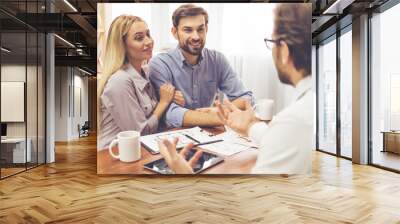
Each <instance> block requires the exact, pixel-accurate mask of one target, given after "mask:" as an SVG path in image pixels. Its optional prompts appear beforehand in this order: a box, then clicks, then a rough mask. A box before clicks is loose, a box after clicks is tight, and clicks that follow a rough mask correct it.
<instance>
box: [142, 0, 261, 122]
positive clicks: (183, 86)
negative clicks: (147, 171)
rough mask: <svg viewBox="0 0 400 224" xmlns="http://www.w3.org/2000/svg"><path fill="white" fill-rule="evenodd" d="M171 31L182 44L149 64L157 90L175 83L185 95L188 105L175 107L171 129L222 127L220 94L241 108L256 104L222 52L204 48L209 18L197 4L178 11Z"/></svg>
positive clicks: (170, 117) (169, 117) (167, 118)
mask: <svg viewBox="0 0 400 224" xmlns="http://www.w3.org/2000/svg"><path fill="white" fill-rule="evenodd" d="M172 23H173V27H172V29H171V32H172V34H173V35H174V37H175V39H176V40H178V42H179V44H178V46H177V47H176V48H175V49H172V50H170V51H168V52H166V53H161V54H159V55H157V56H156V57H155V58H153V59H152V60H151V61H150V63H149V67H150V69H149V73H150V79H151V81H152V83H153V85H154V86H155V88H156V89H158V88H160V86H161V85H162V84H164V83H172V85H174V86H175V88H176V89H177V90H180V91H181V92H182V93H183V97H184V99H185V105H178V104H176V103H171V105H170V106H169V108H168V110H167V112H166V115H165V123H166V126H167V127H182V126H185V127H188V126H218V125H222V122H221V120H220V119H219V118H218V115H217V110H216V109H215V108H213V107H211V106H212V105H213V102H214V100H215V96H216V94H217V93H218V91H221V92H223V93H225V94H226V95H227V97H228V98H229V100H231V101H232V102H233V104H235V105H236V106H237V107H238V108H244V106H245V102H246V101H251V102H252V101H253V97H252V92H250V91H246V90H245V88H244V86H243V84H242V83H241V82H240V80H239V78H238V76H237V74H236V73H235V72H234V71H233V69H232V68H231V66H230V65H229V63H228V61H227V59H226V58H225V56H224V55H222V54H221V53H220V52H217V51H215V50H211V49H207V48H204V45H205V43H206V37H207V30H208V14H207V12H206V11H205V10H204V9H203V8H201V7H197V6H195V5H193V4H185V5H182V6H180V7H179V8H177V9H176V10H175V11H174V13H173V15H172Z"/></svg>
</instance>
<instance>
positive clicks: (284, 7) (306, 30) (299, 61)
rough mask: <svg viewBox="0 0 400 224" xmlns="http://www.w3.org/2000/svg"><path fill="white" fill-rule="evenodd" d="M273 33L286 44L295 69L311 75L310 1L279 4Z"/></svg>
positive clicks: (276, 9)
mask: <svg viewBox="0 0 400 224" xmlns="http://www.w3.org/2000/svg"><path fill="white" fill-rule="evenodd" d="M274 34H275V35H276V38H277V39H280V40H283V41H284V42H285V43H286V44H287V45H288V47H289V52H290V54H291V56H292V59H293V63H294V66H295V67H296V69H298V70H302V69H304V71H305V73H306V74H304V75H311V3H297V4H279V5H278V6H277V7H276V8H275V21H274Z"/></svg>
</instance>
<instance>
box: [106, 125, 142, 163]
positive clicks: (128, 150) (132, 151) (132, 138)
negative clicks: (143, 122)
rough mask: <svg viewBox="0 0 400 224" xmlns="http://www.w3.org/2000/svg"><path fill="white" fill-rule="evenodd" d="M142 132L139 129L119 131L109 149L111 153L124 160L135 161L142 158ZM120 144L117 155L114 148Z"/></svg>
mask: <svg viewBox="0 0 400 224" xmlns="http://www.w3.org/2000/svg"><path fill="white" fill-rule="evenodd" d="M139 138H140V132H137V131H123V132H120V133H118V135H117V139H114V140H113V141H112V142H111V144H110V146H109V147H108V151H109V152H110V155H111V156H112V157H114V158H116V159H119V160H121V161H122V162H134V161H137V160H139V159H140V158H141V152H140V150H141V149H140V139H139ZM117 144H118V151H119V154H118V155H115V154H114V152H113V151H112V148H113V147H114V146H115V145H117Z"/></svg>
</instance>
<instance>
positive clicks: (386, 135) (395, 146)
mask: <svg viewBox="0 0 400 224" xmlns="http://www.w3.org/2000/svg"><path fill="white" fill-rule="evenodd" d="M382 134H383V150H382V152H392V153H396V154H400V131H382Z"/></svg>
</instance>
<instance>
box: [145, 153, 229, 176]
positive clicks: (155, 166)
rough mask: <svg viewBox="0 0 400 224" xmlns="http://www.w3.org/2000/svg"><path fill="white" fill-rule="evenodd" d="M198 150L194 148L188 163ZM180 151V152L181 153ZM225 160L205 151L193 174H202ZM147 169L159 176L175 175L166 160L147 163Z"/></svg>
mask: <svg viewBox="0 0 400 224" xmlns="http://www.w3.org/2000/svg"><path fill="white" fill-rule="evenodd" d="M197 150H198V149H197V148H192V149H191V150H190V151H189V152H188V154H187V155H186V161H189V160H190V158H192V156H193V155H194V154H195V153H196V152H197ZM179 151H180V150H178V152H179ZM223 160H224V158H222V157H221V156H218V155H216V154H213V153H210V152H205V151H203V153H202V155H201V157H200V159H199V160H198V161H197V163H196V165H195V166H194V167H193V172H194V173H195V174H198V173H201V172H203V171H204V170H206V169H208V168H210V167H212V166H215V165H217V164H218V163H220V162H222V161H223ZM144 168H145V169H148V170H151V171H153V172H156V173H159V174H174V172H173V171H172V170H171V169H170V168H169V167H168V165H167V163H166V162H165V160H164V158H161V159H158V160H155V161H153V162H150V163H147V164H145V165H144Z"/></svg>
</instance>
